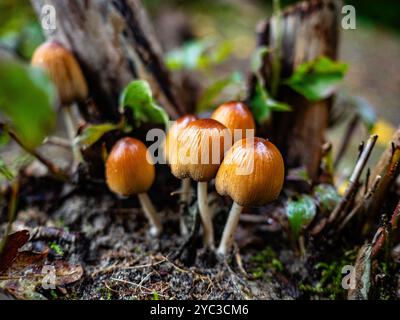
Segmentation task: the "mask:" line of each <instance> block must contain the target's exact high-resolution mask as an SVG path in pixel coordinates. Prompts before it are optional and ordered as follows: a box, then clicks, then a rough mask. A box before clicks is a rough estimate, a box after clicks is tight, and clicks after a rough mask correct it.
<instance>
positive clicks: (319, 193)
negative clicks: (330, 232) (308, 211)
mask: <svg viewBox="0 0 400 320" xmlns="http://www.w3.org/2000/svg"><path fill="white" fill-rule="evenodd" d="M314 194H315V198H316V199H317V202H318V206H319V207H320V208H321V210H322V211H323V212H326V213H329V212H331V211H332V210H333V209H334V208H335V207H336V205H337V204H338V203H339V201H340V196H339V194H338V192H337V191H336V189H335V187H333V186H332V185H330V184H319V185H317V186H316V187H315V189H314Z"/></svg>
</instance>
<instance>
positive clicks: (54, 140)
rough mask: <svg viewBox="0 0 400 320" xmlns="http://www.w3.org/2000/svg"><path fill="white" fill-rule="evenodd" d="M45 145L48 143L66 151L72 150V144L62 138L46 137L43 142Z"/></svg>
mask: <svg viewBox="0 0 400 320" xmlns="http://www.w3.org/2000/svg"><path fill="white" fill-rule="evenodd" d="M43 143H48V144H51V145H54V146H57V147H62V148H65V149H68V150H70V149H71V148H72V145H71V143H70V142H69V141H68V140H66V139H64V138H60V137H46V138H45V139H44V141H43Z"/></svg>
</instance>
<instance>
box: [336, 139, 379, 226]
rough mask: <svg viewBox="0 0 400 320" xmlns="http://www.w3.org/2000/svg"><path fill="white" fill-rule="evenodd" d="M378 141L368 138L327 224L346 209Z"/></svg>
mask: <svg viewBox="0 0 400 320" xmlns="http://www.w3.org/2000/svg"><path fill="white" fill-rule="evenodd" d="M377 139H378V136H377V135H372V136H370V137H369V139H368V141H367V143H366V144H365V147H364V148H363V150H362V152H361V154H360V157H359V158H358V160H357V163H356V166H355V167H354V170H353V173H352V174H351V176H350V179H349V186H348V187H347V189H346V191H345V194H344V196H343V197H342V199H341V200H340V202H339V203H338V205H337V206H336V207H335V209H333V211H332V213H331V214H330V216H329V222H330V223H331V222H333V221H334V220H335V219H336V217H337V216H338V215H339V214H340V213H341V212H342V211H343V209H344V208H345V207H346V205H347V204H348V202H349V201H350V199H351V198H352V197H353V196H354V194H355V192H356V188H357V185H358V180H359V179H360V176H361V173H362V171H363V169H364V167H365V164H366V163H367V161H368V158H369V156H370V154H371V151H372V149H373V148H374V146H375V142H376V140H377Z"/></svg>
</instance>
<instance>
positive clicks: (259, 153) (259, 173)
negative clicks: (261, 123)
mask: <svg viewBox="0 0 400 320" xmlns="http://www.w3.org/2000/svg"><path fill="white" fill-rule="evenodd" d="M253 161H254V162H253ZM284 170H285V169H284V164H283V159H282V155H281V153H280V152H279V150H278V148H276V147H275V145H274V144H272V143H271V142H269V141H267V140H265V139H261V138H247V139H242V140H239V141H237V142H236V143H235V144H234V145H233V146H232V148H231V149H230V150H229V151H228V152H227V154H226V155H225V158H224V161H223V162H222V164H221V167H220V168H219V170H218V173H217V177H216V180H215V186H216V189H217V192H218V193H219V194H220V195H229V196H230V197H231V198H232V199H233V200H234V201H235V202H236V203H237V204H239V205H241V206H253V205H262V204H265V203H268V202H271V201H273V200H275V199H276V198H277V197H278V196H279V193H280V192H281V190H282V186H283V181H284ZM241 173H242V174H241ZM245 173H247V174H245Z"/></svg>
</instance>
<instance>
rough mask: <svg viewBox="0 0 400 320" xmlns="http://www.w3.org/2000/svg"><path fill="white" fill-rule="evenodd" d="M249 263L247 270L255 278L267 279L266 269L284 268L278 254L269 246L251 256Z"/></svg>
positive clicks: (279, 270)
mask: <svg viewBox="0 0 400 320" xmlns="http://www.w3.org/2000/svg"><path fill="white" fill-rule="evenodd" d="M250 265H251V267H250V269H249V272H250V273H251V274H252V276H253V277H254V278H255V279H265V280H268V279H269V275H268V271H273V272H283V271H284V269H285V268H284V266H283V264H282V262H281V261H280V260H279V258H278V255H277V254H276V252H275V251H274V250H273V249H272V248H271V247H266V248H265V249H263V250H262V251H260V252H258V253H257V254H256V255H254V256H253V257H251V258H250Z"/></svg>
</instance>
